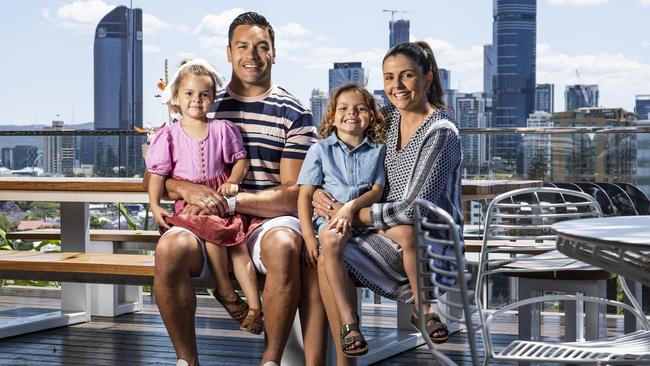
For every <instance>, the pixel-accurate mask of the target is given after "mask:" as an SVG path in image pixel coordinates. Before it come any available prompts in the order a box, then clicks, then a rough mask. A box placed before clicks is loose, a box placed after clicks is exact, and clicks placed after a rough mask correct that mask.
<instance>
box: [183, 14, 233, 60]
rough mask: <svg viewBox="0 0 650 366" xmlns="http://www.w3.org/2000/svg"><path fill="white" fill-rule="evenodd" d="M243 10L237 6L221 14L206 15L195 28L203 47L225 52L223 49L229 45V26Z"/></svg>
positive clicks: (221, 52)
mask: <svg viewBox="0 0 650 366" xmlns="http://www.w3.org/2000/svg"><path fill="white" fill-rule="evenodd" d="M243 12H244V10H243V9H240V8H235V9H230V10H226V11H224V12H222V13H221V14H219V15H213V14H208V15H205V16H204V17H203V19H201V23H199V25H198V26H197V27H196V29H195V30H194V34H195V35H197V36H198V37H199V44H200V45H201V47H203V48H206V49H210V50H212V51H213V52H216V53H218V54H224V52H223V50H224V49H225V48H226V46H228V27H229V26H230V23H231V22H232V21H233V20H234V19H235V18H236V17H237V15H239V14H241V13H243Z"/></svg>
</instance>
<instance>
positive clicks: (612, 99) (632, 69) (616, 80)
mask: <svg viewBox="0 0 650 366" xmlns="http://www.w3.org/2000/svg"><path fill="white" fill-rule="evenodd" d="M576 69H577V70H578V71H579V73H580V79H581V80H580V81H578V79H577V76H576V72H575V71H576ZM537 82H538V83H554V84H556V87H555V93H556V102H558V101H561V100H563V93H564V86H565V85H566V84H577V83H578V82H581V83H582V84H598V87H599V92H600V104H602V105H604V106H605V107H626V106H629V105H631V103H632V102H631V100H630V96H631V95H635V94H641V93H643V91H644V90H647V85H650V64H644V63H642V62H640V61H639V60H637V59H635V58H631V57H627V56H625V55H623V54H620V53H615V54H614V53H604V52H600V53H597V54H593V55H567V54H563V53H556V52H554V51H553V50H552V48H551V47H550V46H549V45H544V44H543V45H539V46H538V47H537ZM556 104H557V103H556ZM562 108H564V103H563V102H562V103H560V105H558V107H556V109H558V110H560V109H562ZM628 108H629V107H628Z"/></svg>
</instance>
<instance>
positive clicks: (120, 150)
mask: <svg viewBox="0 0 650 366" xmlns="http://www.w3.org/2000/svg"><path fill="white" fill-rule="evenodd" d="M94 74H95V84H94V89H95V124H94V127H95V130H133V128H134V127H142V9H129V8H127V7H125V6H118V7H116V8H115V9H113V10H112V11H111V12H110V13H108V14H106V15H105V16H104V18H102V20H101V21H100V22H99V24H98V25H97V28H96V30H95V44H94ZM96 142H97V143H96V145H95V147H96V151H95V164H96V172H97V174H98V175H102V176H110V175H119V176H133V175H135V174H142V172H143V168H144V167H143V158H142V153H141V148H140V145H141V143H142V142H143V138H140V137H132V136H128V137H127V136H119V137H118V136H109V137H98V138H97V139H96Z"/></svg>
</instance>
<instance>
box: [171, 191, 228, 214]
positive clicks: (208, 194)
mask: <svg viewBox="0 0 650 366" xmlns="http://www.w3.org/2000/svg"><path fill="white" fill-rule="evenodd" d="M181 195H182V196H183V199H185V202H187V203H188V204H189V205H194V206H197V207H200V208H201V210H203V211H207V212H209V213H210V214H211V215H217V216H224V215H225V214H226V213H228V203H227V202H226V200H225V199H224V198H223V196H222V195H220V194H219V193H217V191H215V190H214V189H212V188H210V187H207V186H204V185H201V184H189V185H188V186H187V187H185V188H184V189H183V192H181ZM183 211H185V210H183Z"/></svg>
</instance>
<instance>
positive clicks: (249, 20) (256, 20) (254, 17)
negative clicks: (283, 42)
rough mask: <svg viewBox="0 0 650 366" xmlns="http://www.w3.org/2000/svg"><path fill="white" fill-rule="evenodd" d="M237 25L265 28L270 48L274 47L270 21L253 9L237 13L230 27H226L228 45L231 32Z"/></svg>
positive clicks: (230, 39) (273, 34)
mask: <svg viewBox="0 0 650 366" xmlns="http://www.w3.org/2000/svg"><path fill="white" fill-rule="evenodd" d="M238 25H257V26H260V27H264V28H266V29H267V30H268V31H269V36H270V37H271V48H273V49H275V32H274V31H273V27H272V26H271V23H269V21H268V20H266V18H264V16H263V15H260V14H258V13H256V12H254V11H249V12H246V13H242V14H239V15H238V16H237V18H235V20H233V21H232V23H230V28H228V46H230V43H231V42H232V34H233V33H234V32H235V28H237V26H238Z"/></svg>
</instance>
